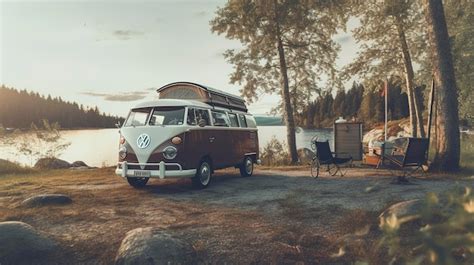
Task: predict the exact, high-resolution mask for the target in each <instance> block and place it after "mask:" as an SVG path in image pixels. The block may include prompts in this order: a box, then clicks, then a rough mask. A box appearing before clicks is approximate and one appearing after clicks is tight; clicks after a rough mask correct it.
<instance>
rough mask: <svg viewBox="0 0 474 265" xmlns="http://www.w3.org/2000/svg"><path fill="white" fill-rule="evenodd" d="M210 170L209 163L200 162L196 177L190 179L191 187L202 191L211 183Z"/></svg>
mask: <svg viewBox="0 0 474 265" xmlns="http://www.w3.org/2000/svg"><path fill="white" fill-rule="evenodd" d="M211 176H212V169H211V165H210V164H209V162H207V161H206V160H204V161H202V162H201V164H200V165H199V168H198V170H197V171H196V175H195V176H194V177H193V178H192V180H193V185H194V186H195V187H196V188H200V189H204V188H207V186H209V184H210V183H211Z"/></svg>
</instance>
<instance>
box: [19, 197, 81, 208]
mask: <svg viewBox="0 0 474 265" xmlns="http://www.w3.org/2000/svg"><path fill="white" fill-rule="evenodd" d="M70 203H72V199H71V198H70V197H69V196H67V195H64V194H40V195H36V196H33V197H30V198H28V199H26V200H24V201H22V202H21V205H22V206H25V207H38V206H46V205H65V204H70Z"/></svg>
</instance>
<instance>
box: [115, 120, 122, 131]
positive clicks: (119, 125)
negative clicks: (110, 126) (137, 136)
mask: <svg viewBox="0 0 474 265" xmlns="http://www.w3.org/2000/svg"><path fill="white" fill-rule="evenodd" d="M121 126H122V125H121V124H120V121H117V122H116V123H115V127H117V128H118V129H120V127H121Z"/></svg>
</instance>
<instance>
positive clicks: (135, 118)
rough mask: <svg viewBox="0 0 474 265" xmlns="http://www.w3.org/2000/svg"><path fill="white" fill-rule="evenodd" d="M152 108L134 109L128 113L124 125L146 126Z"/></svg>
mask: <svg viewBox="0 0 474 265" xmlns="http://www.w3.org/2000/svg"><path fill="white" fill-rule="evenodd" d="M150 111H151V108H142V109H133V110H132V111H131V112H130V114H129V115H128V118H127V121H125V124H124V126H125V127H130V126H134V127H135V126H144V125H145V124H146V121H147V120H148V116H149V115H150Z"/></svg>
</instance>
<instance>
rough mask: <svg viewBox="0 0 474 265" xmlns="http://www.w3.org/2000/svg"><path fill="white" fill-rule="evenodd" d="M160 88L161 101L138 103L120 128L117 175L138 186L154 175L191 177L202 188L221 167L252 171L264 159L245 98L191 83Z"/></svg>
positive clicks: (162, 177) (144, 183)
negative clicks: (261, 157) (255, 164)
mask: <svg viewBox="0 0 474 265" xmlns="http://www.w3.org/2000/svg"><path fill="white" fill-rule="evenodd" d="M157 92H158V93H159V99H158V100H155V101H150V102H144V103H141V104H138V105H136V106H135V107H133V108H132V109H131V111H130V113H129V115H128V117H127V119H126V120H125V122H124V124H123V125H122V127H121V128H120V144H119V157H118V165H117V168H116V170H115V172H116V174H117V175H120V176H122V177H124V178H126V179H127V181H128V183H129V184H130V185H132V186H134V187H141V186H144V185H146V183H147V182H148V180H149V178H160V179H165V178H191V179H192V180H193V184H194V185H195V186H197V187H199V188H205V187H207V186H208V185H209V184H210V182H211V176H212V173H213V172H214V170H217V169H222V168H227V167H236V168H239V169H240V173H241V175H242V176H251V175H252V173H253V165H254V163H257V162H259V147H258V134H257V125H256V122H255V119H254V118H253V116H252V115H251V114H249V113H248V111H247V107H246V105H245V101H244V100H243V99H241V98H240V97H237V96H234V95H231V94H228V93H225V92H222V91H219V90H217V89H213V88H210V87H207V86H203V85H199V84H195V83H189V82H176V83H171V84H168V85H166V86H163V87H161V88H159V89H158V90H157Z"/></svg>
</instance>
